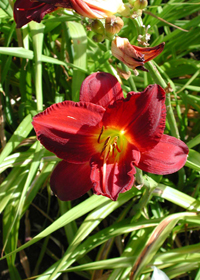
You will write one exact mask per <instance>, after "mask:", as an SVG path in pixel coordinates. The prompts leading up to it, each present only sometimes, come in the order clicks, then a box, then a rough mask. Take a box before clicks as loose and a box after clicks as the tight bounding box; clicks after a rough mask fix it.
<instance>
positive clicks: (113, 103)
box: [33, 73, 188, 200]
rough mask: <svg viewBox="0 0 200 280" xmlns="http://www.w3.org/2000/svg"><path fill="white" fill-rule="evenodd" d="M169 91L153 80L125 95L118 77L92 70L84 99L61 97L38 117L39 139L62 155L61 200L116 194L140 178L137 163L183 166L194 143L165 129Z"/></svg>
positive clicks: (56, 176) (152, 167) (169, 169)
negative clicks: (88, 193)
mask: <svg viewBox="0 0 200 280" xmlns="http://www.w3.org/2000/svg"><path fill="white" fill-rule="evenodd" d="M165 119H166V109H165V91H164V90H163V89H162V88H161V87H160V86H159V85H156V84H154V85H150V86H148V87H147V88H146V89H145V90H144V91H143V92H137V93H136V92H130V93H129V94H128V96H127V98H124V97H123V93H122V89H121V86H120V84H119V82H118V81H117V79H116V78H115V77H113V76H112V75H111V74H108V73H94V74H92V75H90V76H88V77H87V78H86V79H85V80H84V82H83V84H82V86H81V90H80V102H73V101H64V102H62V103H57V104H54V105H52V106H50V107H49V108H47V109H46V110H45V111H44V112H42V113H39V114H38V115H36V116H35V117H34V118H33V126H34V129H35V131H36V135H37V138H38V140H39V141H40V142H41V143H42V145H44V146H45V147H46V149H48V150H49V151H51V152H53V153H55V154H56V156H58V157H59V158H61V159H63V161H61V162H60V163H58V165H57V166H56V168H55V169H54V171H53V173H52V176H51V180H50V185H51V188H52V190H53V192H54V193H55V194H57V196H58V198H60V199H61V200H72V199H75V198H78V197H80V196H81V195H83V194H84V193H86V192H87V191H88V190H89V189H91V188H93V191H94V193H95V194H98V195H104V196H107V197H109V198H111V199H112V200H116V199H117V197H118V195H119V193H123V192H125V191H127V190H129V189H130V188H131V187H132V186H133V183H134V174H135V173H136V169H135V166H137V167H138V168H141V169H142V170H144V171H147V172H151V173H155V174H169V173H173V172H176V171H177V170H179V169H180V168H181V167H182V166H183V165H184V164H185V161H186V158H187V154H188V148H187V146H186V145H185V144H184V143H183V142H182V141H180V140H178V139H176V138H174V137H171V136H168V135H164V134H163V132H164V128H165Z"/></svg>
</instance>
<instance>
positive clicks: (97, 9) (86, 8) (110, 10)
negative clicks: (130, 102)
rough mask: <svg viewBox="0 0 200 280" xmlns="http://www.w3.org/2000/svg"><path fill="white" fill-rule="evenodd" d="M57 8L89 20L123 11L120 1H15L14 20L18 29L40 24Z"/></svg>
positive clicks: (123, 7)
mask: <svg viewBox="0 0 200 280" xmlns="http://www.w3.org/2000/svg"><path fill="white" fill-rule="evenodd" d="M58 8H67V9H74V10H75V11H76V12H77V13H78V14H80V15H82V16H85V17H89V18H106V17H107V16H111V15H113V14H115V13H117V12H120V11H123V10H124V9H125V6H124V4H123V2H122V0H115V1H114V2H113V0H101V1H99V0H16V2H15V4H14V19H15V21H16V23H17V27H18V28H20V27H22V26H23V25H25V24H27V23H28V22H30V21H31V20H34V21H37V22H41V20H42V19H43V17H44V16H45V15H46V14H48V13H51V12H53V11H55V10H56V9H58Z"/></svg>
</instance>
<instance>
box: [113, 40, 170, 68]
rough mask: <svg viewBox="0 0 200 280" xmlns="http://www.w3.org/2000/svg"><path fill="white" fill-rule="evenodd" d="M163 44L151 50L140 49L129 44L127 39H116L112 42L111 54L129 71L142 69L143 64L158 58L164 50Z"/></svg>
mask: <svg viewBox="0 0 200 280" xmlns="http://www.w3.org/2000/svg"><path fill="white" fill-rule="evenodd" d="M164 45H165V43H161V44H160V45H158V46H156V47H152V48H142V47H137V46H133V45H131V44H130V42H129V40H128V39H127V38H121V37H116V38H115V39H114V40H113V41H112V46H111V51H112V54H113V55H114V56H115V57H116V58H118V59H119V60H120V61H122V62H123V63H124V64H126V65H127V66H128V67H129V68H131V69H136V68H137V69H141V70H144V71H145V70H146V69H145V68H144V64H145V63H146V62H147V61H149V60H152V59H154V58H155V57H156V56H158V55H159V54H160V53H161V52H162V51H163V49H164Z"/></svg>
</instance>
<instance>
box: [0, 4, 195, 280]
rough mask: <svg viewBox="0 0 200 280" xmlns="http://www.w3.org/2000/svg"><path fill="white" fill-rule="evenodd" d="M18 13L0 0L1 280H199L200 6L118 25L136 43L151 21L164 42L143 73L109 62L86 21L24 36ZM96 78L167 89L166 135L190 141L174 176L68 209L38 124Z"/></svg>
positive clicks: (170, 7)
mask: <svg viewBox="0 0 200 280" xmlns="http://www.w3.org/2000/svg"><path fill="white" fill-rule="evenodd" d="M113 1H114V0H113ZM126 2H128V1H126ZM12 5H13V2H12V1H9V0H1V2H0V23H1V24H0V140H1V143H0V148H1V154H0V184H1V185H0V212H1V229H0V236H1V253H2V255H1V260H0V273H1V275H0V278H1V279H2V280H8V279H11V280H20V279H38V280H47V279H48V280H50V279H69V280H70V279H71V280H74V279H75V280H79V279H80V280H81V279H91V280H97V279H98V280H105V279H108V280H122V279H123V280H125V279H126V280H128V279H138V280H139V279H141V280H142V279H143V280H144V279H146V280H147V279H156V280H162V279H167V278H166V277H167V276H168V278H169V279H175V278H176V277H177V278H176V279H187V280H189V279H194V280H198V279H200V237H199V229H200V217H199V214H198V213H199V211H200V203H199V200H200V95H199V92H200V62H199V59H200V51H199V50H200V35H199V34H200V5H199V0H188V1H182V0H170V1H162V0H150V1H149V3H148V6H147V8H146V9H145V10H144V12H143V15H142V17H139V18H136V19H133V18H130V17H122V18H123V21H124V26H123V28H122V29H121V31H120V32H119V33H118V35H119V36H120V37H124V38H128V39H129V41H130V42H131V44H133V45H138V42H137V38H138V36H139V35H145V32H146V31H145V28H146V27H147V26H148V25H150V27H149V29H148V33H149V34H150V35H151V39H150V41H149V43H150V46H151V47H153V46H156V45H158V44H160V43H162V42H165V48H164V51H163V52H162V53H161V54H160V55H159V56H158V57H156V58H155V59H154V60H153V61H151V62H147V63H146V64H145V67H146V68H147V69H148V70H149V71H148V72H142V71H140V70H138V71H139V75H138V76H135V75H134V73H133V71H132V70H130V69H128V68H127V66H126V65H124V64H123V63H122V62H120V61H119V60H117V59H116V58H115V57H114V56H112V53H111V41H110V40H108V39H105V40H103V41H102V42H95V41H94V40H93V39H92V38H93V36H94V35H95V33H94V32H93V31H92V30H91V20H89V19H88V18H83V17H81V16H80V15H78V14H76V13H75V12H73V11H71V10H70V11H69V10H64V9H58V10H56V11H55V12H53V13H52V14H48V15H46V16H45V18H44V19H43V21H42V22H41V23H36V22H33V21H32V22H30V23H29V24H27V25H25V26H24V27H22V28H20V29H19V28H16V23H15V21H14V19H13V12H12V10H13V7H12ZM142 24H143V25H145V27H142ZM129 70H130V71H131V72H130V73H129V74H127V72H128V71H129ZM96 71H104V72H109V73H111V74H112V75H114V76H115V77H116V78H117V79H118V81H120V82H121V85H122V88H123V92H124V95H125V96H126V94H127V93H128V92H130V91H136V92H139V91H143V90H144V88H145V87H147V86H148V85H149V84H152V83H157V84H159V85H161V86H162V87H163V88H167V87H168V93H167V98H166V108H167V122H166V128H165V134H168V135H172V136H174V137H177V138H179V139H181V140H182V141H183V142H185V143H186V144H187V145H188V147H189V149H190V152H189V156H188V158H187V162H186V164H185V166H184V167H183V168H182V169H181V170H179V171H178V172H176V173H174V174H171V175H165V176H162V175H152V174H149V173H148V174H146V173H144V172H143V173H142V171H141V170H137V174H136V181H135V186H136V187H135V186H134V187H133V188H132V189H131V190H130V191H128V192H125V193H123V194H120V195H119V198H118V200H117V201H111V200H110V199H108V198H106V197H103V196H97V195H93V194H92V191H89V192H88V193H87V194H85V195H84V196H82V197H81V198H79V199H77V200H74V201H72V202H62V201H60V200H58V199H57V198H56V197H55V196H54V195H53V194H52V192H51V189H50V184H49V178H50V175H51V172H52V170H53V168H54V166H55V165H56V163H58V161H59V159H58V158H57V157H56V156H55V155H54V154H52V153H51V152H49V151H47V150H46V149H45V148H44V147H43V146H41V144H40V143H39V142H38V141H37V139H36V136H35V132H34V130H33V126H32V124H31V122H32V118H33V116H34V115H36V114H37V113H38V112H41V111H43V110H44V109H45V108H47V107H48V106H50V105H52V104H54V103H57V102H62V101H64V100H73V101H78V100H79V91H80V86H81V84H82V82H83V80H84V79H85V78H86V77H87V76H88V75H90V74H91V73H93V72H96ZM124 76H126V77H127V79H124ZM80 184H81V177H80ZM152 272H153V276H152ZM166 275H167V276H166Z"/></svg>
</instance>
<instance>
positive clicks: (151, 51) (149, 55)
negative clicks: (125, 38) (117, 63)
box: [133, 43, 165, 62]
mask: <svg viewBox="0 0 200 280" xmlns="http://www.w3.org/2000/svg"><path fill="white" fill-rule="evenodd" d="M164 46H165V43H161V44H160V45H158V46H155V47H152V48H142V47H137V46H133V47H134V49H135V50H136V51H137V52H139V53H141V54H143V55H144V59H145V62H147V61H149V60H151V59H154V58H155V57H156V56H158V55H159V54H160V53H161V52H162V51H163V49H164Z"/></svg>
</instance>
